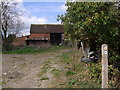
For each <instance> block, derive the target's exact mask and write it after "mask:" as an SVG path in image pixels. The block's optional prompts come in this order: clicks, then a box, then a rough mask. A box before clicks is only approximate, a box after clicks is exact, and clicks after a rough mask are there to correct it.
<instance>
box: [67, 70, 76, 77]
mask: <svg viewBox="0 0 120 90" xmlns="http://www.w3.org/2000/svg"><path fill="white" fill-rule="evenodd" d="M74 74H75V73H74V72H72V71H67V72H66V73H65V75H66V76H70V75H74Z"/></svg>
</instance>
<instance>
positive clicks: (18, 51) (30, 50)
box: [3, 46, 70, 54]
mask: <svg viewBox="0 0 120 90" xmlns="http://www.w3.org/2000/svg"><path fill="white" fill-rule="evenodd" d="M65 48H70V47H67V46H51V47H49V48H42V49H38V48H36V47H24V48H20V49H16V50H12V51H6V52H3V54H36V53H47V52H57V51H59V50H61V49H65Z"/></svg>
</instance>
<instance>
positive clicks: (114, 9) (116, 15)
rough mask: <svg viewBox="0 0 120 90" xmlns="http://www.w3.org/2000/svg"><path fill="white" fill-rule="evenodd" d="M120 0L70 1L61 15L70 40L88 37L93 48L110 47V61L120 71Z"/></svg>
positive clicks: (59, 18)
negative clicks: (102, 0) (119, 0)
mask: <svg viewBox="0 0 120 90" xmlns="http://www.w3.org/2000/svg"><path fill="white" fill-rule="evenodd" d="M118 4H119V3H113V2H67V3H66V6H67V10H66V13H65V14H63V15H58V20H61V21H62V23H63V25H64V28H65V34H66V35H67V36H68V37H69V38H70V39H71V40H86V39H88V40H89V44H90V46H91V48H92V49H93V50H95V49H97V50H98V49H99V50H100V49H101V45H102V44H104V43H106V44H108V46H109V59H110V60H109V64H112V65H114V66H115V67H117V68H118V69H119V70H120V40H119V38H120V33H119V32H120V11H119V9H120V8H119V7H118Z"/></svg>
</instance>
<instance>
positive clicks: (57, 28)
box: [30, 24, 64, 33]
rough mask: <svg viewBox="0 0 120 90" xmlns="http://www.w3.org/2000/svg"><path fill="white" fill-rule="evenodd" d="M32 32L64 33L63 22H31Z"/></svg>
mask: <svg viewBox="0 0 120 90" xmlns="http://www.w3.org/2000/svg"><path fill="white" fill-rule="evenodd" d="M30 33H64V28H63V25H61V24H31V28H30Z"/></svg>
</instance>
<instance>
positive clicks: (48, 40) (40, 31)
mask: <svg viewBox="0 0 120 90" xmlns="http://www.w3.org/2000/svg"><path fill="white" fill-rule="evenodd" d="M63 33H64V28H63V25H61V24H31V28H30V36H28V37H27V38H26V39H25V40H26V45H28V46H47V45H48V46H49V45H59V44H60V43H61V40H62V34H63Z"/></svg>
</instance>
